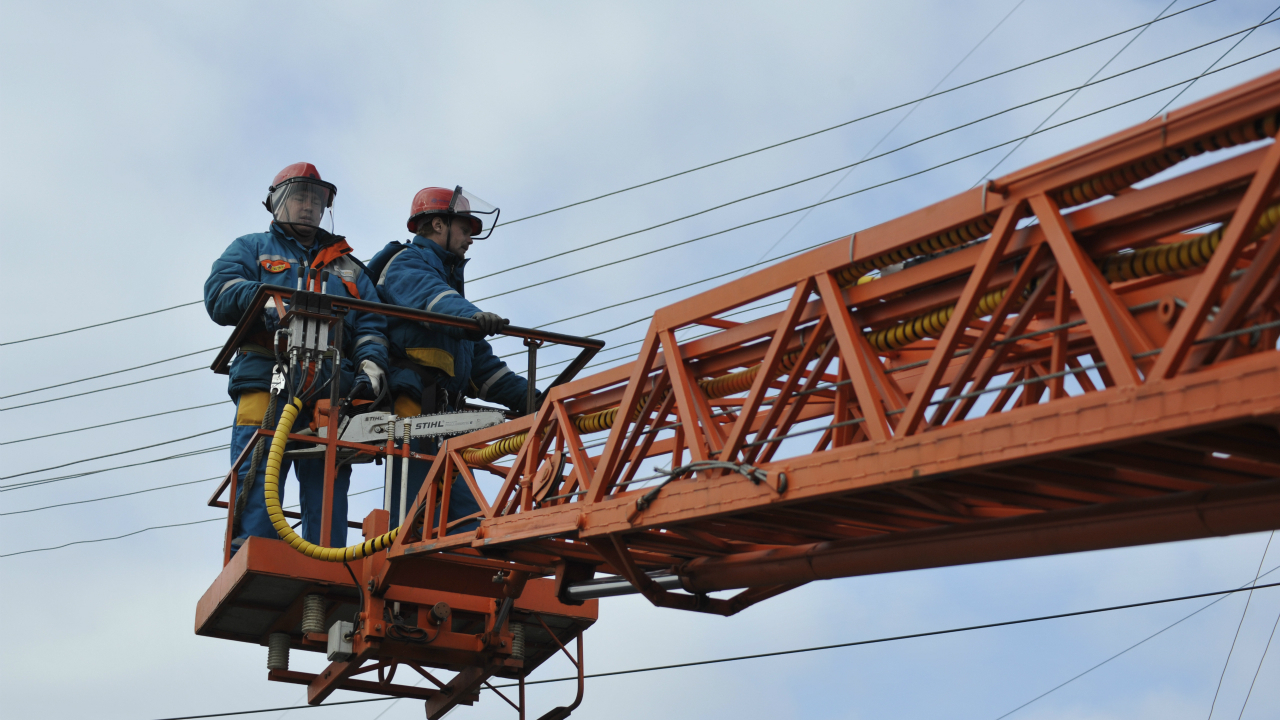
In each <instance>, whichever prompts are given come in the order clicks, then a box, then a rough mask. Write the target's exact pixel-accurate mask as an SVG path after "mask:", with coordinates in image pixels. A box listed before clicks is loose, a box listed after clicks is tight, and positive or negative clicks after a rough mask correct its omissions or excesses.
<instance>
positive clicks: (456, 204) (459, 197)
mask: <svg viewBox="0 0 1280 720" xmlns="http://www.w3.org/2000/svg"><path fill="white" fill-rule="evenodd" d="M501 212H502V211H501V210H500V209H499V208H497V207H495V206H493V205H490V204H489V203H487V202H485V201H484V200H481V199H480V198H478V197H476V196H475V195H472V194H471V193H469V192H467V191H466V190H463V189H462V186H461V185H459V186H457V187H456V188H454V191H453V198H452V199H451V200H450V201H449V214H451V215H461V216H464V217H466V218H468V219H469V220H471V239H472V240H484V239H485V238H487V237H489V236H490V235H492V234H493V228H494V226H495V225H497V224H498V216H499V215H500V214H501Z"/></svg>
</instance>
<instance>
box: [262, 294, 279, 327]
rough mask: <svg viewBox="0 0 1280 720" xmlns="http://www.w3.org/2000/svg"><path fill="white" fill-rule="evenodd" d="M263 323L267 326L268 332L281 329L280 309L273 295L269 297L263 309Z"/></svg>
mask: <svg viewBox="0 0 1280 720" xmlns="http://www.w3.org/2000/svg"><path fill="white" fill-rule="evenodd" d="M262 324H263V325H265V326H266V327H267V332H272V333H273V332H275V331H276V330H279V329H280V310H279V308H277V307H276V299H275V298H273V297H269V298H267V304H266V307H264V308H263V309H262Z"/></svg>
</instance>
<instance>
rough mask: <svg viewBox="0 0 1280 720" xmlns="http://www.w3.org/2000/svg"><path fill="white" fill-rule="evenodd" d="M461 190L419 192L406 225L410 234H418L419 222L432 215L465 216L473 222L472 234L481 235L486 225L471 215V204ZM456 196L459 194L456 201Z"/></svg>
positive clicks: (415, 196)
mask: <svg viewBox="0 0 1280 720" xmlns="http://www.w3.org/2000/svg"><path fill="white" fill-rule="evenodd" d="M461 190H462V188H457V189H455V190H449V189H446V188H440V187H429V188H423V189H421V190H419V191H418V194H417V195H414V196H413V205H412V206H411V207H410V208H409V221H408V222H407V223H406V225H407V226H408V227H409V232H411V233H416V232H418V222H419V221H420V220H422V219H424V218H426V217H428V216H430V215H465V216H466V217H467V219H468V220H470V221H471V230H472V234H473V235H478V234H480V231H481V230H482V229H483V227H484V223H483V222H481V220H480V218H478V217H475V216H474V215H471V203H470V202H469V201H468V200H467V197H466V195H464V194H462V192H461ZM455 194H457V199H456V200H455V199H454V195H455ZM450 204H452V205H453V207H452V208H450V207H449V206H450Z"/></svg>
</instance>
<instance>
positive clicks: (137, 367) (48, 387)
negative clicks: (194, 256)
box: [0, 345, 222, 400]
mask: <svg viewBox="0 0 1280 720" xmlns="http://www.w3.org/2000/svg"><path fill="white" fill-rule="evenodd" d="M220 347H222V346H221V345H219V346H218V347H211V348H205V349H204V350H196V351H195V352H189V353H184V354H182V355H174V356H173V357H170V358H165V359H163V360H155V361H153V362H149V363H143V364H142V365H134V366H133V367H128V368H125V369H123V370H112V371H111V372H107V373H102V374H101V375H90V376H89V377H82V378H78V379H76V380H68V381H66V382H61V383H58V384H57V385H45V386H44V387H40V388H36V389H34V390H23V391H22V392H16V393H10V394H9V395H0V400H8V399H9V398H11V397H18V396H19V395H30V394H31V393H38V392H41V391H43V390H52V389H54V388H59V387H63V386H66V385H74V384H76V383H82V382H84V381H86V380H97V379H98V378H104V377H109V376H111V375H119V374H120V373H127V372H130V371H133V370H141V369H142V368H144V367H151V366H152V365H160V364H162V363H167V362H169V361H171V360H181V359H182V358H185V357H191V356H192V355H199V354H200V353H207V352H212V351H214V350H217V349H218V348H220Z"/></svg>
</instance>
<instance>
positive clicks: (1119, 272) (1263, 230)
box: [1098, 203, 1280, 282]
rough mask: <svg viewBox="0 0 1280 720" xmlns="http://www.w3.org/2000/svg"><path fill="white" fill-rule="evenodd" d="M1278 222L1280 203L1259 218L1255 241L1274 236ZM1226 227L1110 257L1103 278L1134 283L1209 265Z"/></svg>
mask: <svg viewBox="0 0 1280 720" xmlns="http://www.w3.org/2000/svg"><path fill="white" fill-rule="evenodd" d="M1277 221H1280V203H1276V204H1275V205H1272V206H1271V207H1269V208H1267V209H1266V210H1263V211H1262V214H1261V215H1260V216H1259V217H1258V225H1257V227H1255V228H1254V229H1253V237H1254V239H1255V240H1256V239H1257V238H1259V237H1261V236H1263V235H1265V234H1267V233H1269V232H1271V230H1272V229H1274V228H1275V226H1276V223H1277ZM1225 229H1226V226H1225V225H1223V226H1222V227H1219V228H1218V229H1216V230H1213V231H1211V232H1207V233H1205V234H1203V235H1197V236H1196V237H1192V238H1188V239H1186V240H1182V241H1180V242H1176V243H1169V244H1167V245H1155V246H1152V247H1145V248H1142V249H1141V250H1136V251H1134V252H1131V253H1116V254H1114V255H1108V256H1106V257H1104V258H1102V260H1100V261H1099V262H1098V266H1099V267H1100V268H1101V269H1102V274H1103V276H1104V277H1106V278H1107V280H1108V281H1110V282H1120V281H1122V280H1133V279H1135V278H1140V277H1150V276H1151V275H1157V274H1160V275H1163V274H1165V273H1175V272H1182V271H1183V270H1188V269H1190V268H1193V267H1201V266H1203V265H1206V264H1208V262H1209V257H1210V256H1211V255H1213V253H1214V251H1215V250H1217V249H1218V243H1220V242H1222V231H1223V230H1225Z"/></svg>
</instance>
